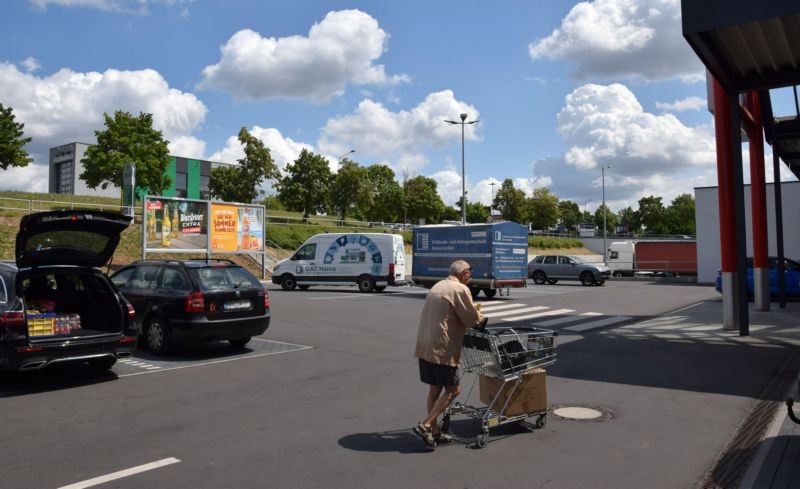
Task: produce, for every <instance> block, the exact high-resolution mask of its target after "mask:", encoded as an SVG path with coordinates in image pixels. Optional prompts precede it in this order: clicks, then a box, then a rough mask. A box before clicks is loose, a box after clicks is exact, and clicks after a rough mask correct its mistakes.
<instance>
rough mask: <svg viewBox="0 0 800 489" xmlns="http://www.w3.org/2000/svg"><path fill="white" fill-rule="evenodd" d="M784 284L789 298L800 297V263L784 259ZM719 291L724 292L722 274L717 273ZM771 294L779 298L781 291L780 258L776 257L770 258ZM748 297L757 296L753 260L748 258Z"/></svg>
mask: <svg viewBox="0 0 800 489" xmlns="http://www.w3.org/2000/svg"><path fill="white" fill-rule="evenodd" d="M783 266H784V270H785V272H784V284H785V286H786V295H787V296H800V263H798V262H796V261H794V260H790V259H788V258H784V265H783ZM716 288H717V291H718V292H720V293H721V292H722V272H721V271H719V270H718V271H717V285H716ZM769 293H770V295H774V296H777V295H778V294H779V293H780V291H779V289H778V258H777V257H775V256H770V257H769ZM747 295H748V296H749V297H753V296H754V295H755V287H754V286H753V258H752V257H748V258H747Z"/></svg>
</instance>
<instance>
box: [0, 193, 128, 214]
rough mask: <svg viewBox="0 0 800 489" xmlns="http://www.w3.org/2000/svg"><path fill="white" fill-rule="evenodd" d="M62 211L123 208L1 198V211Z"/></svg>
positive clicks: (118, 206)
mask: <svg viewBox="0 0 800 489" xmlns="http://www.w3.org/2000/svg"><path fill="white" fill-rule="evenodd" d="M62 209H70V210H74V209H97V210H101V211H102V210H112V211H121V210H122V206H121V205H117V204H97V203H93V202H61V201H57V200H35V199H15V198H13V197H0V210H4V211H12V212H21V213H25V214H32V213H34V212H42V211H53V210H62ZM135 211H136V214H137V215H141V214H142V209H141V208H135Z"/></svg>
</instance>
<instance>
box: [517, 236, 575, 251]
mask: <svg viewBox="0 0 800 489" xmlns="http://www.w3.org/2000/svg"><path fill="white" fill-rule="evenodd" d="M528 246H529V247H531V248H540V249H545V250H546V249H556V248H581V247H583V243H582V242H581V240H579V239H574V238H555V237H549V236H528Z"/></svg>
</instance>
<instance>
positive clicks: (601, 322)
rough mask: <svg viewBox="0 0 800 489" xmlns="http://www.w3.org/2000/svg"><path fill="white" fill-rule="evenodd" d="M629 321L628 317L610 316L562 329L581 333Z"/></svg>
mask: <svg viewBox="0 0 800 489" xmlns="http://www.w3.org/2000/svg"><path fill="white" fill-rule="evenodd" d="M629 319H630V317H628V316H612V317H608V318H604V319H598V320H597V321H589V322H588V323H581V324H576V325H575V326H569V327H567V328H564V330H565V331H574V332H576V333H582V332H584V331H589V330H592V329H596V328H602V327H603V326H608V325H609V324H616V323H621V322H623V321H627V320H629Z"/></svg>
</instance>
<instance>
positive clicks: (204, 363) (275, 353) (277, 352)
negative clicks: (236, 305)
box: [118, 338, 314, 378]
mask: <svg viewBox="0 0 800 489" xmlns="http://www.w3.org/2000/svg"><path fill="white" fill-rule="evenodd" d="M254 339H258V338H254ZM284 344H285V345H291V343H284ZM296 346H298V347H299V348H297V349H296V350H287V351H272V352H269V353H260V354H258V355H247V356H246V357H239V358H226V359H224V360H214V361H213V362H203V363H193V364H191V365H180V366H178V367H170V368H162V369H160V370H158V372H168V371H170V370H180V369H184V368H194V367H202V366H204V365H214V364H215V363H228V362H235V361H237V360H247V359H248V358H257V357H266V356H269V355H280V354H281V353H294V352H296V351H303V350H312V349H314V347H313V346H302V345H296ZM155 372H156V370H148V371H146V372H136V373H132V374H122V375H118V377H120V378H121V377H133V376H134V375H145V374H152V373H155Z"/></svg>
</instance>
